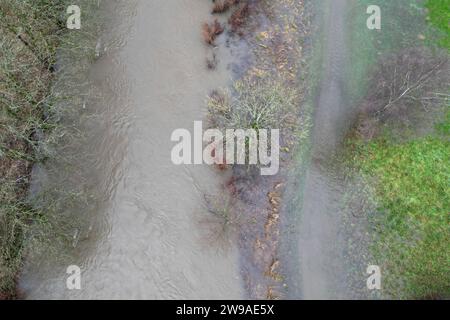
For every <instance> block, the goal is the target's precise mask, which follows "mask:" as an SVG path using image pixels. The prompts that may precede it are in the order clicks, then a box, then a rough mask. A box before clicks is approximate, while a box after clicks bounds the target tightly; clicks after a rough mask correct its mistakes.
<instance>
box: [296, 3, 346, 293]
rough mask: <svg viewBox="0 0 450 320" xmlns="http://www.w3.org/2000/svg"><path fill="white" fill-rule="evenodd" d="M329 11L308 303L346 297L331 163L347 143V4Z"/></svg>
mask: <svg viewBox="0 0 450 320" xmlns="http://www.w3.org/2000/svg"><path fill="white" fill-rule="evenodd" d="M323 5H324V7H326V8H327V9H328V13H327V15H326V19H325V21H326V25H325V27H324V38H323V41H324V51H323V58H322V59H323V64H322V66H323V70H322V73H321V81H320V88H319V90H318V92H319V94H318V97H316V105H315V111H314V129H313V135H312V145H313V147H312V154H311V164H310V167H309V168H308V170H307V173H306V180H305V188H304V195H303V199H304V202H303V207H302V219H301V226H300V240H299V251H300V254H299V257H300V270H301V295H302V298H303V299H330V298H342V297H345V296H346V293H345V290H344V289H343V288H344V286H343V285H342V283H340V282H341V281H340V280H339V279H340V278H341V277H340V275H342V274H343V268H344V263H343V258H342V255H341V252H342V248H339V243H340V241H339V225H340V214H339V198H340V193H341V192H340V190H339V189H340V186H339V184H338V183H337V182H336V181H335V179H334V178H333V177H334V176H335V175H334V174H333V172H332V170H330V169H329V166H328V164H329V159H330V157H331V155H332V154H333V152H334V151H335V149H336V148H337V147H338V145H339V143H340V142H341V141H342V137H343V133H344V131H345V130H344V128H345V123H346V121H345V119H346V115H347V111H348V110H347V106H346V104H345V102H344V98H343V96H344V93H343V85H342V84H343V81H344V74H345V68H346V61H345V57H346V28H345V25H346V23H345V16H346V10H347V6H348V2H347V0H332V1H331V0H327V1H323Z"/></svg>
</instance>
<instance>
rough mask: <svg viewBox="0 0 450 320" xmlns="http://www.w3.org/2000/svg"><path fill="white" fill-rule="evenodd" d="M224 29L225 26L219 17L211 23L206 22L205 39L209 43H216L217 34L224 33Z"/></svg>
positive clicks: (203, 31) (204, 25)
mask: <svg viewBox="0 0 450 320" xmlns="http://www.w3.org/2000/svg"><path fill="white" fill-rule="evenodd" d="M224 30H225V29H224V27H223V26H222V25H221V24H220V22H219V21H218V20H217V19H215V20H214V22H213V23H211V24H209V23H207V22H205V23H204V24H203V27H202V35H203V40H204V41H205V42H206V43H207V44H209V45H214V41H215V40H216V38H217V36H218V35H220V34H222V33H223V31H224Z"/></svg>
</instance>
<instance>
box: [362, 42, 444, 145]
mask: <svg viewBox="0 0 450 320" xmlns="http://www.w3.org/2000/svg"><path fill="white" fill-rule="evenodd" d="M449 71H450V70H449V60H448V56H447V55H446V54H435V53H433V52H432V51H431V50H430V49H427V48H409V49H405V50H402V51H400V52H399V53H395V54H392V55H389V56H385V57H383V58H382V60H381V61H380V63H379V64H378V67H377V71H376V72H375V73H374V74H373V76H372V77H371V79H370V81H369V85H370V86H371V87H370V88H369V93H368V95H367V97H366V99H365V100H364V102H363V106H362V110H361V114H360V117H359V119H358V120H359V121H358V133H359V134H360V135H361V136H363V137H364V138H366V139H371V138H372V137H373V136H375V135H376V133H377V131H378V127H379V124H380V123H383V122H385V121H387V120H394V121H400V122H407V121H408V120H409V119H410V118H411V116H412V115H413V114H414V113H416V112H417V111H419V110H421V111H425V112H429V111H432V110H433V109H435V107H438V106H442V105H443V104H444V103H445V102H448V101H449V100H450V95H449V94H448V93H447V92H448V88H449V86H450V72H449Z"/></svg>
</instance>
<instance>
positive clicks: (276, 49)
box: [208, 1, 311, 299]
mask: <svg viewBox="0 0 450 320" xmlns="http://www.w3.org/2000/svg"><path fill="white" fill-rule="evenodd" d="M239 6H240V7H239ZM239 6H238V8H237V9H236V11H235V12H240V11H239V10H242V9H239V8H246V9H245V12H247V16H246V17H245V19H244V20H243V21H244V23H242V24H241V25H240V26H239V28H238V30H236V27H234V26H233V21H234V20H235V19H231V20H230V21H229V22H230V26H231V32H230V33H229V34H228V35H227V37H229V39H230V40H229V41H230V43H231V47H232V48H233V47H234V46H238V47H239V46H240V47H245V48H247V52H246V55H245V56H244V58H243V59H240V61H238V65H239V67H238V68H236V70H238V72H235V74H234V77H235V82H234V84H233V85H232V86H230V87H229V88H222V89H220V88H219V89H218V90H215V91H214V92H213V94H212V95H211V97H210V100H209V105H208V106H209V121H210V126H211V127H212V128H216V127H219V128H228V127H232V128H253V129H255V130H258V129H279V130H280V142H281V150H280V172H279V173H278V174H276V175H275V176H264V177H262V176H260V175H259V173H258V172H259V170H257V167H258V166H242V165H241V166H239V165H234V166H231V165H225V166H220V168H219V169H220V170H222V171H225V172H227V174H228V180H227V182H226V183H225V185H224V189H225V190H226V191H227V193H228V196H229V197H231V200H225V201H226V202H225V203H223V202H224V201H221V200H220V197H219V200H217V199H216V201H215V202H213V203H212V205H211V201H208V202H209V204H210V206H209V207H210V212H211V213H212V214H213V215H217V214H218V213H219V212H222V211H223V210H218V207H219V208H223V207H227V206H229V205H231V212H230V210H228V211H227V215H226V216H222V217H220V221H222V222H221V223H223V225H224V228H223V229H224V230H229V229H231V230H232V232H233V237H234V239H236V240H237V243H238V247H239V251H240V267H241V275H242V278H243V282H244V287H245V289H246V296H247V297H248V298H250V299H282V298H286V293H287V289H288V286H289V285H288V283H287V281H288V279H289V275H288V274H287V273H286V271H287V270H288V269H289V268H288V267H287V266H285V265H284V263H283V262H282V257H285V256H287V254H288V253H287V251H288V250H289V249H287V246H283V245H282V242H283V241H284V240H287V239H284V235H286V234H287V232H286V231H285V230H284V229H282V228H283V227H282V224H283V223H284V222H286V221H287V220H288V219H286V217H285V215H286V216H287V213H286V212H285V204H286V202H287V195H286V194H285V191H286V185H287V182H288V178H289V176H290V172H291V169H292V168H293V167H294V166H295V165H296V163H295V160H294V158H295V156H296V155H299V154H302V152H306V149H307V147H306V146H307V141H308V137H309V130H310V110H309V109H308V108H307V107H305V105H304V103H305V100H306V99H307V97H309V94H308V90H309V87H308V85H307V83H306V81H305V79H306V76H307V70H308V69H307V66H306V52H307V50H308V49H309V44H308V43H307V40H308V39H309V35H310V34H309V33H310V14H311V13H310V11H309V9H310V8H308V7H307V6H306V4H305V2H304V1H295V2H293V1H276V2H274V1H259V2H258V1H240V4H239ZM234 14H235V13H233V14H232V16H233V15H234ZM225 33H227V29H226V30H225ZM217 202H219V204H217ZM228 202H231V203H230V204H229V203H228ZM292 222H293V221H292V220H289V222H286V223H288V224H289V225H290V226H288V227H287V228H290V227H292V225H291V223H292ZM289 241H292V239H289ZM283 251H286V252H283Z"/></svg>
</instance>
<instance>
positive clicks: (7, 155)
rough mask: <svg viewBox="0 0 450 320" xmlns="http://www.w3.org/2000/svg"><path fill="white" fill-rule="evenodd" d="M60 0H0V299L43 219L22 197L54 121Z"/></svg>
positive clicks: (9, 290) (10, 290)
mask: <svg viewBox="0 0 450 320" xmlns="http://www.w3.org/2000/svg"><path fill="white" fill-rule="evenodd" d="M64 12H65V6H64V3H62V2H61V1H47V2H43V1H33V2H31V1H2V3H1V4H0V42H1V44H0V47H1V53H0V55H1V61H2V64H1V66H0V78H1V86H0V99H1V114H0V116H1V118H0V177H1V182H0V298H5V299H6V298H14V297H15V296H16V292H15V279H16V275H17V272H18V271H19V270H20V268H21V266H22V262H23V261H22V259H23V255H24V251H25V245H24V241H25V239H26V237H27V236H28V235H29V230H30V226H31V224H34V223H36V222H41V221H43V220H44V219H45V217H43V216H42V213H41V212H37V211H36V210H35V209H34V208H33V207H32V206H31V205H30V203H29V202H28V201H27V194H28V189H29V186H30V174H31V169H32V167H33V165H34V164H35V163H37V162H39V161H42V160H44V159H45V157H46V154H45V153H44V152H42V149H44V148H45V146H43V145H42V144H44V143H45V142H44V141H42V140H41V137H40V136H42V135H46V134H47V133H48V131H49V130H51V129H52V127H53V126H54V125H55V123H54V121H53V120H52V119H51V116H50V115H49V113H48V108H47V105H46V103H47V101H48V99H49V96H50V95H51V92H50V86H51V83H52V80H53V79H54V68H55V63H56V51H57V48H58V47H59V45H60V42H61V37H62V33H63V32H64V26H65V20H64V19H63V14H62V13H64Z"/></svg>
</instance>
